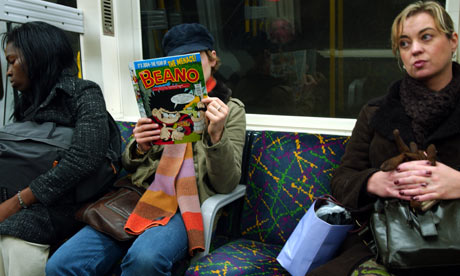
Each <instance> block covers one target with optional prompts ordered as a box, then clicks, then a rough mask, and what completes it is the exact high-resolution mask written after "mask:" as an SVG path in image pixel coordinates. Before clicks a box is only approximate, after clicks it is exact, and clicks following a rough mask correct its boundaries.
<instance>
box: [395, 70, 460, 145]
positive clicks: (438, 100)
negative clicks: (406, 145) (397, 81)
mask: <svg viewBox="0 0 460 276" xmlns="http://www.w3.org/2000/svg"><path fill="white" fill-rule="evenodd" d="M452 72H453V77H452V80H451V81H450V83H449V84H448V85H447V86H446V87H444V88H443V89H441V90H440V91H437V92H436V91H433V90H431V89H429V88H427V87H426V86H425V85H424V84H423V83H422V82H420V81H418V80H416V79H414V78H412V77H410V76H409V75H407V74H406V76H405V77H404V79H403V80H402V82H401V86H400V91H399V94H400V96H401V103H402V105H403V106H404V110H405V111H406V114H407V115H408V116H409V117H410V118H411V119H412V130H413V132H414V136H415V140H416V142H417V144H418V146H420V147H423V146H424V142H425V139H426V138H427V137H428V136H429V135H431V134H432V133H433V132H434V131H435V130H436V129H437V128H438V127H439V126H440V125H441V122H442V121H444V119H446V118H447V117H448V116H449V115H450V114H451V113H452V111H453V110H454V109H455V107H456V105H457V101H458V99H459V93H460V65H458V64H457V63H453V65H452Z"/></svg>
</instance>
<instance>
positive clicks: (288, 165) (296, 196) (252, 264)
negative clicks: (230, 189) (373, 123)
mask: <svg viewBox="0 0 460 276" xmlns="http://www.w3.org/2000/svg"><path fill="white" fill-rule="evenodd" d="M252 135H254V139H253V142H252V145H251V147H250V154H249V161H248V164H246V166H247V168H246V170H247V172H246V173H247V190H246V196H245V198H244V205H243V208H242V213H241V215H240V221H241V223H240V238H239V239H236V240H233V241H231V242H229V243H227V244H225V245H223V246H221V247H219V248H217V249H215V250H214V251H212V252H211V253H210V254H209V255H207V256H204V257H202V258H201V259H199V260H198V261H196V262H194V263H193V264H192V265H191V266H190V267H189V269H188V270H187V272H186V275H289V273H288V272H286V271H285V270H284V269H283V268H282V267H281V266H280V265H279V263H278V262H277V261H276V257H277V255H278V253H279V252H280V250H281V248H282V247H283V245H284V243H285V242H286V240H287V239H288V238H289V235H290V234H291V232H292V231H293V230H294V228H295V226H296V224H297V223H298V221H299V220H300V219H301V218H302V216H303V215H304V214H305V212H306V211H307V210H308V208H309V207H310V205H311V203H312V202H313V201H314V197H316V196H320V195H323V194H325V193H330V188H329V181H330V178H331V177H332V172H333V170H334V169H335V168H336V167H337V166H338V165H339V162H340V158H341V157H342V155H343V153H344V151H345V144H346V143H347V141H348V137H344V136H332V135H317V134H304V133H293V132H289V133H288V132H284V133H283V132H273V131H262V132H253V133H252ZM243 171H245V170H243Z"/></svg>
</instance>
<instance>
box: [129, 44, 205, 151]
mask: <svg viewBox="0 0 460 276" xmlns="http://www.w3.org/2000/svg"><path fill="white" fill-rule="evenodd" d="M129 70H130V73H131V78H132V82H133V87H134V92H135V95H136V102H137V105H138V108H139V112H140V114H141V116H142V117H149V118H151V119H152V120H153V121H154V122H155V123H157V124H158V125H159V126H160V129H161V131H160V139H159V140H158V141H157V142H156V143H155V144H178V143H187V142H195V141H198V140H200V139H201V135H202V133H203V130H204V127H205V116H204V112H205V110H206V108H205V105H204V104H203V103H202V102H201V99H203V98H205V97H207V92H206V84H205V81H204V75H203V69H202V66H201V58H200V53H192V54H186V55H180V56H170V57H162V58H154V59H147V60H139V61H134V62H132V63H131V64H130V65H129Z"/></svg>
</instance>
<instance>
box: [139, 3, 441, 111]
mask: <svg viewBox="0 0 460 276" xmlns="http://www.w3.org/2000/svg"><path fill="white" fill-rule="evenodd" d="M412 2H415V1H410V0H380V1H373V2H372V4H369V1H367V0H352V1H344V0H330V1H324V0H313V1H301V0H220V1H202V0H196V1H190V0H156V1H151V0H141V1H140V7H141V24H142V44H143V57H144V58H151V57H158V56H161V55H163V53H162V49H161V39H162V37H163V35H164V34H165V32H166V31H167V30H168V29H169V28H171V27H172V26H174V25H177V24H180V23H187V22H199V23H202V24H203V25H205V26H207V28H208V29H209V30H210V31H211V32H212V33H213V35H214V37H215V39H216V51H217V54H218V56H219V57H220V58H221V59H222V63H223V64H222V67H221V68H220V70H219V72H218V75H217V78H219V79H220V80H221V81H224V82H225V83H226V84H227V85H228V86H229V87H230V88H231V89H232V90H233V95H234V96H235V97H237V98H239V99H241V100H242V101H243V102H244V103H245V105H246V111H247V113H253V114H269V115H291V116H316V117H338V118H356V116H357V114H358V112H359V110H360V108H361V106H362V105H363V104H365V103H366V102H367V101H368V100H369V99H371V98H374V97H377V96H380V95H383V94H384V93H385V92H386V89H387V87H388V86H389V85H390V84H391V82H392V81H394V80H397V79H398V78H400V77H401V76H402V70H401V69H400V68H399V67H398V64H397V62H396V59H395V57H394V56H393V54H392V52H391V45H390V28H391V24H392V22H393V19H394V17H395V16H396V15H397V14H398V13H399V12H400V11H401V10H402V9H403V8H404V7H405V6H407V5H408V4H409V3H412ZM445 2H446V1H440V3H441V4H442V5H445Z"/></svg>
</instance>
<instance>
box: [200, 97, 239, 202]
mask: <svg viewBox="0 0 460 276" xmlns="http://www.w3.org/2000/svg"><path fill="white" fill-rule="evenodd" d="M230 105H231V106H232V107H231V108H230V112H229V115H228V117H227V122H226V123H225V127H224V132H223V134H222V138H221V140H220V141H219V142H218V143H216V144H214V145H210V142H209V140H210V139H209V136H208V134H207V133H206V132H205V134H204V136H203V139H202V140H201V141H200V143H202V146H203V148H204V150H205V155H206V171H207V176H208V179H209V182H208V184H209V185H210V186H211V188H212V189H213V190H214V191H215V192H217V193H230V192H231V191H233V189H235V187H236V185H238V183H239V180H240V178H241V162H242V153H243V147H244V141H245V134H246V113H245V111H244V105H243V103H242V102H240V101H238V100H236V99H232V100H230V102H229V106H230Z"/></svg>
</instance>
